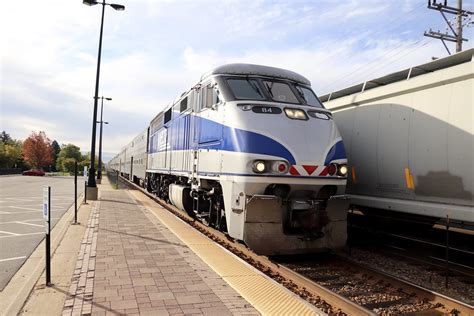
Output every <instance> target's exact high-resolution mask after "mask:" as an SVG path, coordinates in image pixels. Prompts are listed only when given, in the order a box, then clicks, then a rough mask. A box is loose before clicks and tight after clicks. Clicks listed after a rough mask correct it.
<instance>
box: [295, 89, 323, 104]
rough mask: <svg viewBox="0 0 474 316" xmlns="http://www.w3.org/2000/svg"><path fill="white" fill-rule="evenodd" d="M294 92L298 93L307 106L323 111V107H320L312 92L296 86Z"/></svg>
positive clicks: (319, 102)
mask: <svg viewBox="0 0 474 316" xmlns="http://www.w3.org/2000/svg"><path fill="white" fill-rule="evenodd" d="M296 90H297V91H298V93H299V94H300V96H301V97H302V98H303V99H304V101H305V102H306V104H307V105H311V106H315V107H318V108H323V109H324V106H323V105H322V103H321V101H319V99H318V98H317V97H316V95H315V94H314V92H313V90H311V89H308V88H306V87H302V86H296Z"/></svg>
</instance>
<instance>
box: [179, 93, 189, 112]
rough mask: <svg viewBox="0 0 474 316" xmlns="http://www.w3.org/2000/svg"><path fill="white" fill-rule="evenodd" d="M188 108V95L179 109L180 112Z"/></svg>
mask: <svg viewBox="0 0 474 316" xmlns="http://www.w3.org/2000/svg"><path fill="white" fill-rule="evenodd" d="M187 108H188V97H186V98H184V99H183V100H181V103H180V107H179V111H180V112H183V111H186V109H187Z"/></svg>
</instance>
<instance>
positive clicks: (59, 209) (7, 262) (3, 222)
mask: <svg viewBox="0 0 474 316" xmlns="http://www.w3.org/2000/svg"><path fill="white" fill-rule="evenodd" d="M44 186H51V221H52V225H53V226H54V225H55V224H56V222H57V221H58V220H59V219H60V218H61V216H62V215H63V214H64V213H65V212H66V211H67V210H68V208H69V207H70V206H71V205H73V203H74V178H73V177H32V176H0V291H2V290H3V288H4V287H5V285H7V284H8V282H9V281H10V279H11V278H12V276H13V275H14V274H15V273H16V271H18V269H19V268H20V267H21V266H22V265H23V263H24V262H25V261H26V260H27V259H28V257H29V256H30V255H31V253H32V252H33V250H35V248H36V247H37V246H38V244H39V243H40V242H41V241H42V240H43V238H44V234H45V229H44V220H43V217H42V214H41V209H42V191H43V187H44ZM82 191H84V182H83V178H82V177H80V178H79V179H78V195H79V194H80V193H81V192H82Z"/></svg>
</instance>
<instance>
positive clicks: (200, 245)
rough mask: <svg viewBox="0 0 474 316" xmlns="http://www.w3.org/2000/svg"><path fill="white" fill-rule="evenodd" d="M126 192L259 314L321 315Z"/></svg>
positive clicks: (165, 213) (160, 210) (151, 204)
mask: <svg viewBox="0 0 474 316" xmlns="http://www.w3.org/2000/svg"><path fill="white" fill-rule="evenodd" d="M130 193H131V194H132V195H133V196H134V197H135V199H137V200H139V201H140V202H141V203H142V204H143V205H144V206H145V207H147V208H148V209H149V210H150V211H152V213H153V214H155V215H156V217H157V218H158V219H159V220H160V221H161V222H162V223H163V224H164V225H165V226H166V227H167V228H168V229H169V230H171V231H172V232H173V233H174V234H175V235H176V236H177V237H178V238H179V239H181V241H182V242H183V243H184V244H186V245H187V246H188V247H189V248H190V249H191V250H192V251H193V252H194V253H196V255H198V256H199V257H200V258H201V259H202V260H203V261H204V262H205V263H206V264H208V265H209V266H210V267H211V268H212V269H213V270H214V271H215V272H216V273H217V274H218V275H219V276H221V277H222V278H223V279H224V280H225V281H226V282H227V283H228V284H229V285H230V286H231V287H232V288H234V289H235V290H236V291H237V292H238V293H239V294H240V295H241V296H242V297H243V298H244V299H246V300H247V301H248V302H249V303H250V304H252V306H253V307H254V308H255V309H257V310H258V311H259V312H260V313H262V314H263V315H325V314H324V313H323V312H322V311H319V310H318V309H317V308H315V307H314V306H312V305H311V304H309V303H308V302H306V301H304V300H303V299H301V298H299V297H298V296H296V295H295V294H293V293H292V292H290V291H289V290H287V289H285V288H284V287H282V286H281V285H279V284H278V283H276V282H275V281H273V280H271V279H270V278H268V277H267V276H265V275H264V274H263V273H261V272H260V271H258V270H256V269H254V268H253V267H251V266H250V265H248V264H247V263H245V262H243V261H242V260H241V259H239V258H237V257H236V256H234V255H232V254H231V253H230V252H228V251H227V250H225V249H224V248H222V247H221V246H219V245H217V244H216V243H215V242H214V241H212V240H210V239H209V238H207V237H206V236H204V235H202V234H201V233H199V232H197V231H194V230H193V229H192V228H191V227H189V226H188V225H187V224H186V223H184V222H182V221H181V220H180V219H178V218H177V217H176V216H174V215H173V214H171V213H170V212H168V211H167V210H165V209H163V208H162V207H160V206H157V205H156V204H155V203H154V202H151V201H150V200H149V199H148V198H147V197H145V196H144V195H142V194H141V193H138V192H134V191H131V192H130Z"/></svg>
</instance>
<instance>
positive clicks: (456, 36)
mask: <svg viewBox="0 0 474 316" xmlns="http://www.w3.org/2000/svg"><path fill="white" fill-rule="evenodd" d="M436 1H437V0H432V2H431V1H430V0H428V9H431V10H436V11H439V12H440V13H441V16H442V17H443V19H444V20H445V22H446V24H447V25H448V28H449V30H450V31H451V34H449V33H448V31H446V32H445V33H441V32H440V31H439V30H438V31H437V32H435V31H433V30H432V29H431V28H430V30H429V31H428V32H426V31H425V33H424V36H427V37H432V38H435V39H439V40H441V42H442V43H443V45H444V48H446V50H447V51H448V54H449V55H451V52H450V51H449V48H448V46H447V45H446V42H445V41H448V42H455V43H456V53H458V52H460V51H462V42H463V41H464V42H467V38H463V37H462V29H463V23H462V19H463V18H464V17H467V18H470V16H471V15H472V14H473V12H471V11H467V10H463V8H462V0H457V8H455V7H451V6H448V0H444V3H438V2H436ZM445 13H448V14H454V15H456V30H455V29H454V26H453V23H452V22H451V21H449V20H448V18H447V17H446V15H445Z"/></svg>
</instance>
